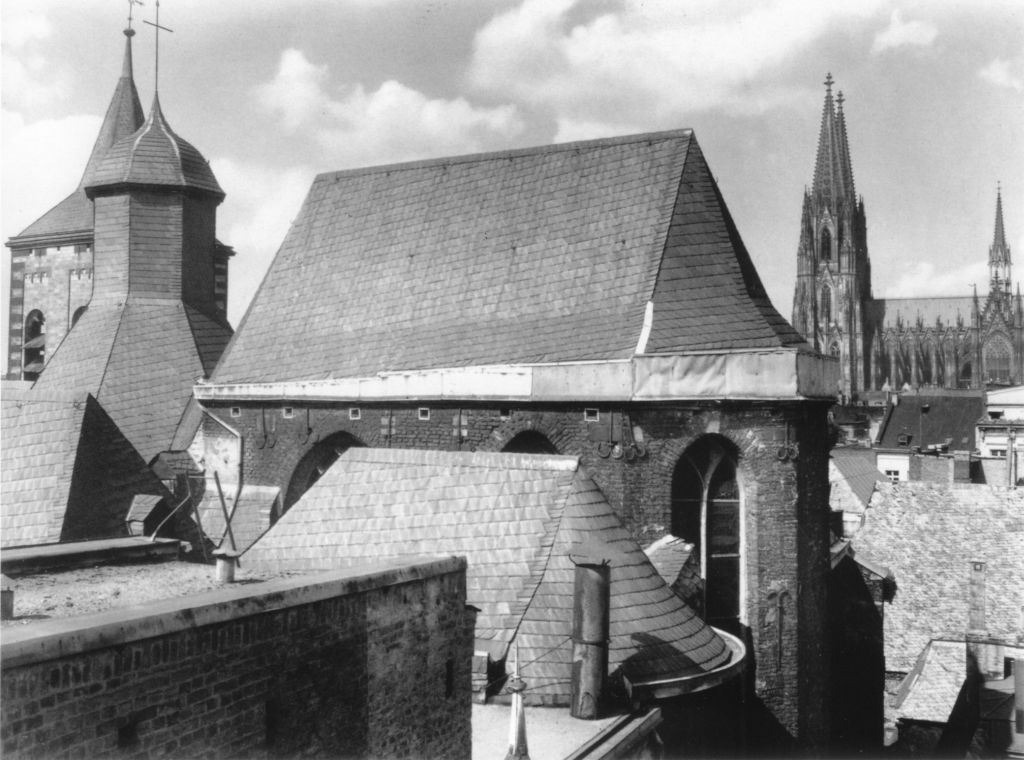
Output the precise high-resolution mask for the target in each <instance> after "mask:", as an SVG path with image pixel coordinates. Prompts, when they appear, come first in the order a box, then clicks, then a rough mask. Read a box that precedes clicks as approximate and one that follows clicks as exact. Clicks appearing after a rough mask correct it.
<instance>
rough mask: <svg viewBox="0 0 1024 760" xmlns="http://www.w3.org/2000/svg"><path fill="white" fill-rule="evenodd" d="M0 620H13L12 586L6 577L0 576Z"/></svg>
mask: <svg viewBox="0 0 1024 760" xmlns="http://www.w3.org/2000/svg"><path fill="white" fill-rule="evenodd" d="M0 579H2V580H0V620H11V619H13V618H14V584H13V583H12V582H11V579H10V578H8V577H7V576H6V575H0Z"/></svg>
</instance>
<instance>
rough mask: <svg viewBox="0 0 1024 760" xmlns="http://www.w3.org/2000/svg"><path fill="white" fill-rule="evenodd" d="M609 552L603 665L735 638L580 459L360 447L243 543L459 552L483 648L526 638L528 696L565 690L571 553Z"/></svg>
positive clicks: (297, 567)
mask: <svg viewBox="0 0 1024 760" xmlns="http://www.w3.org/2000/svg"><path fill="white" fill-rule="evenodd" d="M581 545H584V549H583V551H585V552H586V553H589V554H595V553H596V554H597V555H602V554H606V555H607V557H608V559H609V560H610V562H611V568H612V569H611V572H612V578H613V581H612V586H611V588H612V597H611V643H610V646H609V671H610V672H615V671H621V672H623V673H624V674H626V675H628V676H629V678H630V679H631V680H632V681H644V680H646V679H650V678H655V677H661V678H666V679H669V678H673V677H686V676H692V675H699V674H701V673H704V672H707V671H710V670H712V669H714V668H716V667H718V666H720V665H723V664H724V663H726V662H727V661H728V660H729V657H730V654H729V650H728V647H727V646H726V644H725V642H724V641H723V639H721V638H720V637H719V636H718V635H717V634H716V633H715V632H714V631H713V630H712V629H710V628H709V627H707V626H706V625H705V624H704V623H703V622H702V621H701V620H700V618H698V617H697V616H696V614H695V613H694V612H693V611H692V610H691V609H690V608H688V607H687V606H686V605H685V604H684V603H683V602H682V601H681V599H680V598H679V597H678V596H676V595H675V594H674V593H673V592H672V591H671V590H670V589H669V587H668V585H667V584H666V583H665V582H664V580H662V578H661V577H660V576H659V575H658V573H657V571H656V570H655V569H654V567H653V566H652V565H651V563H650V562H649V561H648V559H647V557H646V556H645V555H644V553H643V552H642V551H641V550H640V547H639V546H638V545H637V544H636V543H635V542H634V541H633V540H632V539H631V538H630V537H629V534H628V533H627V532H626V530H625V528H623V526H622V525H621V523H620V522H619V520H618V518H616V516H615V514H614V512H613V511H612V509H611V507H610V506H609V505H608V503H607V501H606V500H605V498H604V496H603V494H601V492H600V491H599V490H598V489H597V487H596V486H595V484H594V482H593V481H592V480H591V479H590V478H589V477H588V476H587V475H586V474H585V473H584V472H583V471H582V470H581V469H580V467H579V462H578V459H577V458H575V457H558V456H544V455H530V454H491V453H479V452H477V453H469V452H466V453H462V452H439V451H408V450H400V449H365V448H358V449H356V448H353V449H349V450H348V451H346V452H345V453H344V454H343V455H342V456H341V457H340V458H339V459H338V461H337V462H336V463H335V464H334V465H333V466H332V467H331V468H330V469H329V470H328V471H327V472H326V473H325V474H324V475H323V477H321V479H320V480H319V481H317V483H316V484H315V485H314V486H313V487H312V488H311V489H310V490H309V491H307V492H306V494H305V495H304V496H303V497H302V498H301V499H300V500H299V501H298V502H297V503H296V504H295V505H294V506H293V507H292V508H291V509H290V510H289V511H288V512H287V513H285V515H284V516H283V517H282V518H281V519H280V520H279V521H278V522H277V523H276V524H275V526H274V527H273V528H272V529H271V530H270V531H268V532H267V533H266V534H264V536H263V537H262V538H261V539H260V540H259V541H257V543H256V544H255V545H254V546H253V547H252V548H251V549H250V550H249V551H248V552H247V553H246V554H245V555H243V558H242V561H243V565H244V566H245V567H252V568H255V569H256V570H257V571H263V570H266V571H273V572H309V571H312V570H322V569H329V568H335V567H344V566H346V565H347V564H348V563H352V562H357V561H360V560H361V559H366V558H371V557H373V558H382V559H384V558H387V559H390V558H401V557H405V556H409V555H424V554H454V555H460V556H465V557H466V558H467V560H468V563H469V566H468V570H467V586H468V589H467V600H468V602H469V603H470V604H472V605H474V606H476V607H478V608H479V609H480V612H479V613H478V616H477V648H478V649H482V650H486V651H488V652H489V654H490V655H491V657H492V659H494V660H498V661H500V660H501V659H503V658H504V657H505V654H506V651H507V648H508V646H509V645H510V643H511V642H512V640H513V638H515V639H516V640H517V641H518V648H519V657H520V662H522V663H528V664H525V665H524V666H523V669H522V672H523V677H524V678H526V679H527V680H529V681H530V682H531V689H530V695H529V696H530V698H531V700H534V701H536V700H540V701H554V702H564V701H565V700H566V699H567V697H568V683H569V676H570V670H571V644H570V636H571V631H572V606H573V603H572V594H573V576H574V565H573V563H572V561H571V560H570V558H569V554H570V553H571V552H574V551H580V550H581V549H580V547H581Z"/></svg>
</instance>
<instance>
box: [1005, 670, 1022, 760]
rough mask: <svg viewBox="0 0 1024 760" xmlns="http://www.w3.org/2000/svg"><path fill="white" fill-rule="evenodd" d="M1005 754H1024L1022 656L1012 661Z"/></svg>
mask: <svg viewBox="0 0 1024 760" xmlns="http://www.w3.org/2000/svg"><path fill="white" fill-rule="evenodd" d="M1010 726H1011V728H1012V731H1013V732H1012V733H1011V735H1010V746H1009V747H1008V748H1007V754H1008V755H1011V756H1014V755H1016V756H1020V755H1024V657H1017V658H1016V659H1014V661H1013V722H1012V723H1011V724H1010Z"/></svg>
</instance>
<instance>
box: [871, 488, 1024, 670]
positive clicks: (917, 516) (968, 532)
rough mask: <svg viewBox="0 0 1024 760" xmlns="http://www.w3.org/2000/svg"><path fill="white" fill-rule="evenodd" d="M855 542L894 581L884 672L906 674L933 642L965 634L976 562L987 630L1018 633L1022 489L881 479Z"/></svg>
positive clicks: (1023, 597) (1023, 588)
mask: <svg viewBox="0 0 1024 760" xmlns="http://www.w3.org/2000/svg"><path fill="white" fill-rule="evenodd" d="M853 545H854V548H855V549H856V550H857V551H858V552H863V553H864V554H865V555H866V556H869V557H871V558H872V559H873V560H875V561H876V562H880V563H882V564H884V565H886V566H887V567H888V568H889V569H891V571H892V573H893V575H894V576H895V577H896V583H897V584H898V588H897V591H896V598H895V599H894V601H893V602H892V604H891V605H889V606H887V608H886V610H885V619H884V625H885V659H886V668H887V669H888V670H894V671H902V672H906V671H909V670H910V669H911V667H913V665H914V662H915V661H916V659H917V656H918V654H919V653H920V652H921V651H922V650H923V649H924V647H925V646H926V645H927V644H928V642H929V641H931V640H932V639H936V638H958V637H959V638H962V637H963V635H964V632H965V631H966V630H967V627H968V609H969V601H970V572H971V564H972V563H974V562H985V563H986V569H985V587H986V607H985V609H986V621H987V626H988V631H989V633H990V634H991V635H993V636H997V637H1000V638H1003V639H1006V640H1009V641H1011V642H1012V641H1016V640H1017V637H1018V636H1020V635H1021V633H1022V632H1021V625H1022V621H1021V617H1020V611H1021V608H1022V607H1024V492H1022V491H1019V490H1009V491H1006V490H996V489H993V488H991V487H990V486H987V485H961V484H958V485H956V486H950V485H945V484H936V483H924V482H901V483H886V482H880V483H879V484H878V486H877V490H876V492H875V495H874V496H873V497H872V499H871V504H870V507H869V508H868V510H867V515H866V519H865V524H864V526H863V527H862V528H861V529H860V532H858V533H857V535H856V536H855V537H854V539H853Z"/></svg>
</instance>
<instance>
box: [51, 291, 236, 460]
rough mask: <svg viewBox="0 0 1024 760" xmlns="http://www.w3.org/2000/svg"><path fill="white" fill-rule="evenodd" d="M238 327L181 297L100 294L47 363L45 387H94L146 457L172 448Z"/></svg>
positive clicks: (122, 428)
mask: <svg viewBox="0 0 1024 760" xmlns="http://www.w3.org/2000/svg"><path fill="white" fill-rule="evenodd" d="M230 335H231V328H230V327H228V326H227V325H224V324H219V323H216V322H215V321H213V320H212V319H211V318H209V317H207V316H204V315H202V314H200V313H198V312H197V311H195V310H194V309H193V308H192V307H190V306H186V305H184V304H183V303H182V302H181V301H175V300H161V299H151V298H145V299H143V298H129V299H128V300H127V301H126V302H124V303H120V302H117V301H115V300H109V299H95V298H94V299H93V301H92V303H90V305H89V308H88V310H86V312H85V313H84V314H83V315H82V318H81V319H80V320H79V322H78V324H77V325H76V326H75V329H74V330H71V331H70V332H69V333H68V334H67V336H66V337H65V338H64V340H63V341H62V342H61V343H60V345H59V346H58V347H57V349H56V350H55V351H54V353H53V354H52V356H51V357H50V358H49V360H48V361H47V363H46V368H45V370H44V372H43V373H42V375H41V376H40V378H39V380H38V381H37V383H36V386H35V387H36V388H37V389H39V390H41V391H44V392H52V391H60V390H78V391H88V392H89V393H92V394H93V395H94V396H96V398H97V399H99V401H100V402H101V403H102V404H103V407H104V408H105V409H106V410H107V412H108V413H109V414H110V416H111V417H112V418H113V419H114V421H115V422H116V423H117V425H118V427H119V428H120V429H121V431H122V432H123V433H124V435H125V436H126V437H127V438H128V440H130V441H131V442H132V444H133V445H134V446H135V447H136V448H137V449H138V451H139V453H140V454H142V456H143V457H144V458H145V459H146V461H150V460H152V458H153V457H154V456H156V455H157V454H158V453H160V452H161V451H163V450H165V449H167V448H170V447H171V445H172V440H173V438H174V434H175V429H176V427H177V426H178V423H179V421H180V420H181V419H182V416H183V414H184V412H185V410H186V407H187V405H188V404H189V403H190V400H191V397H192V386H193V384H194V383H195V381H196V379H197V378H200V377H203V376H206V374H207V373H208V372H209V371H211V369H212V364H213V362H214V361H215V357H216V353H215V349H216V346H218V345H224V344H225V343H226V342H227V340H228V338H229V336H230Z"/></svg>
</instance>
